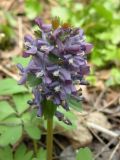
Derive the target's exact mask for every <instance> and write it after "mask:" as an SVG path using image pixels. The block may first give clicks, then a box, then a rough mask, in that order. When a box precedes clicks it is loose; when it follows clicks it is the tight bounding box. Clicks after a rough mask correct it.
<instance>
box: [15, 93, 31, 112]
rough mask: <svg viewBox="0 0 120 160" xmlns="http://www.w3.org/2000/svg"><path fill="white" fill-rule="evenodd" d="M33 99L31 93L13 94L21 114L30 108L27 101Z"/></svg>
mask: <svg viewBox="0 0 120 160" xmlns="http://www.w3.org/2000/svg"><path fill="white" fill-rule="evenodd" d="M30 99H31V95H30V94H27V93H26V94H15V95H13V100H14V102H15V105H16V109H17V111H18V113H19V114H21V113H23V112H24V111H25V110H26V109H28V108H29V105H28V104H27V101H28V100H30Z"/></svg>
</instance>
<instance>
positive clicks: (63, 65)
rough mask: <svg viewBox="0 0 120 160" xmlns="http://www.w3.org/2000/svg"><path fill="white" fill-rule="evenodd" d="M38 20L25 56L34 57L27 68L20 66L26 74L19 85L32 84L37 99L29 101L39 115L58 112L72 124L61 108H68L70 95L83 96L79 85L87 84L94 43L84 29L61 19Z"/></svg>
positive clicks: (26, 46)
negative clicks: (77, 87) (49, 22)
mask: <svg viewBox="0 0 120 160" xmlns="http://www.w3.org/2000/svg"><path fill="white" fill-rule="evenodd" d="M35 23H36V24H37V25H38V27H39V31H37V37H36V38H35V39H33V38H32V37H31V36H30V35H26V36H25V43H24V44H25V50H24V53H23V57H25V58H27V57H29V56H31V60H30V62H29V64H28V66H27V67H26V68H23V67H22V65H21V64H18V65H17V66H18V68H19V70H20V72H21V75H22V78H21V79H20V81H19V84H25V83H26V82H28V84H30V85H31V86H32V92H33V95H34V99H33V100H30V101H29V102H28V103H29V104H30V105H34V106H36V107H37V108H38V112H37V116H39V117H41V116H43V115H44V116H45V117H46V118H48V117H49V116H53V115H56V116H57V118H58V119H59V120H63V121H64V122H65V123H67V124H71V123H70V121H69V120H66V119H65V118H64V115H63V114H62V113H60V112H58V111H57V107H59V106H61V107H63V108H64V109H65V110H67V111H68V110H69V108H70V107H69V103H68V97H70V98H74V99H75V100H77V101H79V100H81V99H82V98H81V94H80V91H79V90H77V89H76V84H80V85H84V84H87V83H86V82H85V80H84V75H87V74H88V73H89V66H88V64H87V61H86V55H87V54H88V53H90V51H91V49H92V45H91V44H89V43H87V42H85V36H84V33H83V30H82V29H80V28H74V27H71V26H70V25H68V24H67V23H64V24H60V21H59V19H58V18H55V19H53V20H52V24H44V23H43V21H42V20H41V19H40V18H37V19H36V20H35ZM51 108H52V110H51Z"/></svg>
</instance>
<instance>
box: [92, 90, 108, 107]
mask: <svg viewBox="0 0 120 160" xmlns="http://www.w3.org/2000/svg"><path fill="white" fill-rule="evenodd" d="M106 90H107V89H104V90H103V91H102V92H101V93H100V94H99V96H98V98H97V100H96V102H95V104H94V108H96V107H97V106H98V105H99V104H100V101H101V99H102V97H103V96H104V94H105V92H106Z"/></svg>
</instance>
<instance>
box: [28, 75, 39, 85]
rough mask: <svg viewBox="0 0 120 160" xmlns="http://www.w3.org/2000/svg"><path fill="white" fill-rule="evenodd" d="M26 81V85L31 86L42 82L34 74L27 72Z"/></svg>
mask: <svg viewBox="0 0 120 160" xmlns="http://www.w3.org/2000/svg"><path fill="white" fill-rule="evenodd" d="M27 82H28V85H30V86H31V87H34V86H37V85H38V84H40V83H41V82H42V79H41V78H37V77H36V76H35V75H33V74H31V73H29V74H28V77H27Z"/></svg>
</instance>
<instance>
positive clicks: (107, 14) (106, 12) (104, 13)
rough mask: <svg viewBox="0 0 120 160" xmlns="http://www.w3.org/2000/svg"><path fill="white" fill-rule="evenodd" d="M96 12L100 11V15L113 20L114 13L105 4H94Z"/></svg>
mask: <svg viewBox="0 0 120 160" xmlns="http://www.w3.org/2000/svg"><path fill="white" fill-rule="evenodd" d="M94 7H95V9H96V12H98V13H99V15H100V16H102V17H104V18H105V19H106V20H108V21H112V20H113V13H112V12H111V10H109V9H107V8H106V7H105V6H104V5H103V4H97V3H96V4H94Z"/></svg>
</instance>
